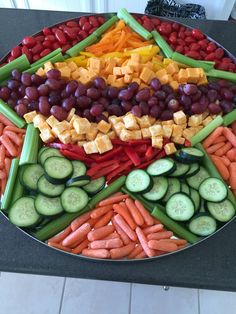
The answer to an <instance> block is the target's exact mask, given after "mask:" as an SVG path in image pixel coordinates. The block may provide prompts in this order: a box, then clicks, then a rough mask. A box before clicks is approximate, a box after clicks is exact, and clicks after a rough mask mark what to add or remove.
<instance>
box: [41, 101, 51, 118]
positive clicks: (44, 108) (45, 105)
mask: <svg viewBox="0 0 236 314" xmlns="http://www.w3.org/2000/svg"><path fill="white" fill-rule="evenodd" d="M50 108H51V106H50V104H49V102H48V98H47V97H46V96H41V97H39V111H40V113H42V115H44V116H46V117H47V116H49V114H50Z"/></svg>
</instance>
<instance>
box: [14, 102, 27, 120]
mask: <svg viewBox="0 0 236 314" xmlns="http://www.w3.org/2000/svg"><path fill="white" fill-rule="evenodd" d="M15 110H16V113H17V114H18V116H20V117H23V116H24V115H25V114H26V113H27V112H28V110H27V107H26V105H24V104H19V105H17V106H16V107H15Z"/></svg>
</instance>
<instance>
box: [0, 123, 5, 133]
mask: <svg viewBox="0 0 236 314" xmlns="http://www.w3.org/2000/svg"><path fill="white" fill-rule="evenodd" d="M3 129H4V125H3V123H2V122H0V136H1V135H2V133H3Z"/></svg>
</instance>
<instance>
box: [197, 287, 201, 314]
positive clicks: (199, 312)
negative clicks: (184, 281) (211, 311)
mask: <svg viewBox="0 0 236 314" xmlns="http://www.w3.org/2000/svg"><path fill="white" fill-rule="evenodd" d="M197 300H198V314H201V307H200V293H199V289H197Z"/></svg>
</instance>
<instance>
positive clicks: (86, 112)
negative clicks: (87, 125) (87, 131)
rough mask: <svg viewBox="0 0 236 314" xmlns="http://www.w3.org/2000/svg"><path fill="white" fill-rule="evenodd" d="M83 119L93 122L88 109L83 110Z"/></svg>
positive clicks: (93, 119)
mask: <svg viewBox="0 0 236 314" xmlns="http://www.w3.org/2000/svg"><path fill="white" fill-rule="evenodd" d="M83 117H84V118H86V119H88V120H89V121H90V122H94V121H95V117H94V116H92V115H91V113H90V110H89V109H85V110H84V111H83Z"/></svg>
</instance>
